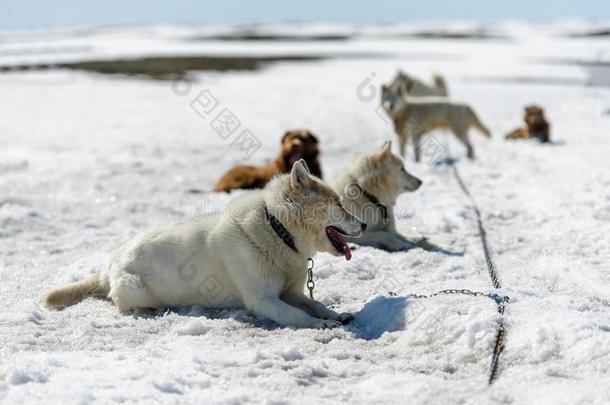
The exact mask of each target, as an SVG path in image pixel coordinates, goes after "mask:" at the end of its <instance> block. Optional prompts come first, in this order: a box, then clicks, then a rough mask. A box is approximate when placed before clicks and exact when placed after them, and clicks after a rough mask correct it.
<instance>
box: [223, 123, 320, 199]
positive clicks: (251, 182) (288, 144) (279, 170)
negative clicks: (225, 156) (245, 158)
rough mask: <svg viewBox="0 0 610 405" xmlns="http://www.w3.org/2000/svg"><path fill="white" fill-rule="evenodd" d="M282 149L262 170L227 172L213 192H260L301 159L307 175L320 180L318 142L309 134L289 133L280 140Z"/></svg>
mask: <svg viewBox="0 0 610 405" xmlns="http://www.w3.org/2000/svg"><path fill="white" fill-rule="evenodd" d="M281 143H282V149H281V150H280V153H279V155H278V156H277V157H276V158H275V160H273V161H272V162H270V163H269V164H267V165H265V166H249V165H239V166H235V167H234V168H232V169H230V170H229V171H228V172H226V173H225V174H224V175H223V176H222V177H221V178H220V180H218V183H216V185H215V186H214V191H226V192H229V191H230V190H233V189H236V188H245V189H253V188H263V187H264V186H265V184H267V183H268V182H269V180H271V179H272V178H273V176H276V175H278V174H284V173H290V170H291V169H292V165H293V164H294V163H295V162H298V161H299V159H304V160H305V162H306V163H307V167H309V171H310V172H311V174H313V175H314V176H316V177H319V178H322V171H321V170H320V162H319V161H318V155H319V153H320V150H319V149H318V138H316V137H315V135H314V134H312V133H311V131H308V130H293V131H288V132H286V133H285V134H284V136H283V137H282V141H281Z"/></svg>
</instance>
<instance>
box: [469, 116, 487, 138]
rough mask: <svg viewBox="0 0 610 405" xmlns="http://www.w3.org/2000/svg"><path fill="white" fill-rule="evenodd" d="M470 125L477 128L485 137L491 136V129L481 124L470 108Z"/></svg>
mask: <svg viewBox="0 0 610 405" xmlns="http://www.w3.org/2000/svg"><path fill="white" fill-rule="evenodd" d="M470 125H471V126H473V127H475V128H476V129H478V130H479V131H480V132H481V133H482V134H483V135H485V137H486V138H491V131H490V130H489V129H488V128H487V127H486V126H485V125H483V123H482V122H481V120H480V119H479V117H477V115H476V114H475V112H474V111H472V110H470Z"/></svg>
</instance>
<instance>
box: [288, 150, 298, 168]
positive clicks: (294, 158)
mask: <svg viewBox="0 0 610 405" xmlns="http://www.w3.org/2000/svg"><path fill="white" fill-rule="evenodd" d="M300 158H301V155H300V154H298V153H291V154H290V155H289V156H288V163H289V164H290V167H292V166H293V165H294V164H295V163H296V162H297V160H299V159H300Z"/></svg>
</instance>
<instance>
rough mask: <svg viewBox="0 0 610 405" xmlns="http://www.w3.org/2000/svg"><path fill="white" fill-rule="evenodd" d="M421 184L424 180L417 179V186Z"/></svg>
mask: <svg viewBox="0 0 610 405" xmlns="http://www.w3.org/2000/svg"><path fill="white" fill-rule="evenodd" d="M422 184H424V182H423V181H421V180H420V179H417V187H419V186H421V185H422Z"/></svg>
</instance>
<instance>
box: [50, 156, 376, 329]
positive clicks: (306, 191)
mask: <svg viewBox="0 0 610 405" xmlns="http://www.w3.org/2000/svg"><path fill="white" fill-rule="evenodd" d="M365 228H366V225H365V224H363V223H362V222H361V221H360V220H359V219H358V218H356V217H355V216H353V215H352V214H350V213H349V212H348V211H346V210H345V209H344V208H343V206H342V205H341V197H340V196H339V194H338V193H337V192H335V191H334V190H333V189H332V188H331V187H330V186H328V185H327V184H326V183H324V182H323V181H321V180H320V179H318V178H316V177H313V176H312V175H311V174H310V173H309V170H308V169H307V166H306V164H305V162H304V161H303V160H300V161H299V162H297V163H295V164H294V166H293V168H292V171H291V173H290V174H289V175H283V176H279V177H276V178H275V179H274V180H272V181H271V182H270V183H269V184H268V185H267V187H266V188H265V189H263V190H260V191H254V192H252V193H250V194H249V195H247V196H245V197H244V198H243V199H241V200H238V201H235V202H234V203H232V204H230V205H229V207H228V208H227V210H226V211H225V212H223V213H219V214H213V215H208V216H205V217H203V218H200V219H198V220H196V221H193V222H188V223H183V224H178V225H174V226H171V227H169V228H165V229H160V230H152V231H148V232H145V233H143V234H142V235H140V236H138V237H136V238H135V239H133V240H132V241H130V242H128V243H126V244H125V245H124V246H122V247H121V248H119V249H118V250H117V251H116V252H114V254H113V255H112V258H111V260H110V262H109V264H108V266H107V267H106V268H105V269H104V270H102V272H101V273H100V274H99V275H95V276H92V277H90V278H88V279H85V280H83V281H80V282H76V283H73V284H70V285H68V286H66V287H63V288H60V289H58V290H55V291H52V292H51V293H49V295H48V296H47V297H46V298H45V300H44V304H45V305H46V306H47V307H48V308H62V307H65V306H68V305H72V304H75V303H77V302H78V301H80V300H81V299H83V298H85V297H87V296H103V297H109V298H110V299H111V300H112V301H113V302H114V303H115V304H116V305H117V306H118V307H119V309H120V310H121V311H129V310H132V309H136V308H159V307H167V306H175V305H189V304H197V305H202V306H205V307H211V308H246V309H248V310H249V311H250V312H252V313H253V314H255V315H260V316H264V317H267V318H269V319H272V320H273V321H275V322H277V323H278V324H280V325H282V326H294V327H301V328H328V327H335V326H338V325H340V324H341V323H346V322H348V321H349V320H351V319H352V318H353V317H352V316H351V315H350V314H338V313H336V312H334V311H331V310H330V309H328V308H326V307H325V306H324V305H322V304H321V303H319V302H317V301H314V300H311V299H309V298H307V297H306V296H305V295H304V294H303V288H304V284H305V280H306V268H307V259H308V258H310V257H311V256H313V255H314V254H315V253H316V252H318V251H325V252H330V253H332V254H334V255H344V256H345V257H346V258H347V259H348V260H349V259H350V257H351V253H350V250H349V247H348V245H347V243H346V242H345V240H344V239H343V237H342V236H341V235H349V236H358V235H359V234H361V233H362V231H363V230H364V229H365Z"/></svg>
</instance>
